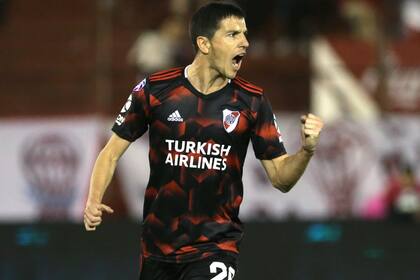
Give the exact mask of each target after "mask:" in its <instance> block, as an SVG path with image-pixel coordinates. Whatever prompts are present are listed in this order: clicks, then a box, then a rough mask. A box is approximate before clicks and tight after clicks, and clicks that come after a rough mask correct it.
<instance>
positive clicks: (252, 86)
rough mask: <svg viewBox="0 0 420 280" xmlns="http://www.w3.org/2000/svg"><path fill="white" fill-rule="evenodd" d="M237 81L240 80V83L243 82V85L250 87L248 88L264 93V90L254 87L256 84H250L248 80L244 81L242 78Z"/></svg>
mask: <svg viewBox="0 0 420 280" xmlns="http://www.w3.org/2000/svg"><path fill="white" fill-rule="evenodd" d="M237 80H238V81H239V82H241V83H242V84H243V85H246V86H248V87H250V88H253V89H255V90H258V91H261V92H263V89H262V88H260V87H258V86H256V85H254V84H252V83H250V82H248V81H246V80H244V79H242V78H241V77H237Z"/></svg>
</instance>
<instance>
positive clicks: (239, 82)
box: [232, 76, 264, 96]
mask: <svg viewBox="0 0 420 280" xmlns="http://www.w3.org/2000/svg"><path fill="white" fill-rule="evenodd" d="M232 82H233V84H234V85H236V86H237V87H239V88H240V89H241V90H242V91H245V92H247V93H250V94H254V95H259V96H262V95H263V93H264V90H263V89H262V88H261V87H259V86H256V85H255V84H253V83H251V82H248V81H247V80H245V79H243V78H241V77H239V76H236V77H235V78H234V79H233V80H232Z"/></svg>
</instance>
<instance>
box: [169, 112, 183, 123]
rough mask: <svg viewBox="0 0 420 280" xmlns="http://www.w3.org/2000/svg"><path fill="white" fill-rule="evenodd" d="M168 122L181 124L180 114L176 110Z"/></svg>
mask: <svg viewBox="0 0 420 280" xmlns="http://www.w3.org/2000/svg"><path fill="white" fill-rule="evenodd" d="M168 121H170V122H183V121H184V119H183V118H182V117H181V114H180V113H179V112H178V110H176V111H175V112H173V113H172V114H170V115H169V117H168Z"/></svg>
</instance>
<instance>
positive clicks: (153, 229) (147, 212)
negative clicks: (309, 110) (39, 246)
mask: <svg viewBox="0 0 420 280" xmlns="http://www.w3.org/2000/svg"><path fill="white" fill-rule="evenodd" d="M186 73H187V71H185V69H184V68H174V69H171V70H167V71H163V72H159V73H156V74H152V75H150V76H148V77H147V78H146V79H144V80H143V81H142V82H140V83H139V84H138V85H137V86H136V87H135V88H134V90H133V92H132V94H131V95H130V96H129V98H128V101H127V103H126V104H125V105H124V107H123V108H122V110H121V113H120V114H119V115H118V117H117V119H116V122H115V124H114V126H113V128H112V130H113V131H114V132H115V133H116V134H117V135H118V136H120V137H121V138H124V139H126V140H128V141H134V140H136V139H137V138H138V137H140V136H141V135H143V134H144V133H145V132H146V131H147V130H149V144H150V148H149V164H150V178H149V182H148V185H147V188H146V192H145V201H144V214H143V233H142V239H141V244H142V254H143V255H144V256H145V257H151V258H153V259H156V260H161V261H167V262H186V261H193V260H197V259H200V258H203V257H206V256H209V255H211V254H213V253H215V252H217V251H221V250H222V251H228V252H231V253H238V245H239V242H240V240H241V239H242V235H243V230H242V224H241V221H240V220H239V218H238V213H239V206H240V204H241V201H242V195H243V186H242V168H243V163H244V160H245V155H246V151H247V147H248V144H249V141H250V140H251V142H252V145H253V148H254V152H255V155H256V157H257V158H258V159H273V158H275V157H278V156H281V155H283V154H285V153H286V151H285V148H284V146H283V143H282V140H281V136H280V132H279V130H278V128H277V125H276V123H275V118H274V115H273V112H272V109H271V106H270V104H269V102H268V100H267V99H266V98H265V97H264V95H263V92H262V89H260V88H259V87H257V86H254V85H252V84H250V83H249V82H246V81H245V80H243V79H241V78H239V77H237V78H235V79H233V80H230V81H229V83H228V84H227V85H226V86H225V87H223V88H222V89H220V90H218V91H216V92H213V93H211V94H208V95H205V94H202V93H200V92H199V91H197V90H196V89H195V88H194V87H193V86H192V85H191V84H190V82H189V81H188V79H187V77H186Z"/></svg>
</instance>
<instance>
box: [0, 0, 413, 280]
mask: <svg viewBox="0 0 420 280" xmlns="http://www.w3.org/2000/svg"><path fill="white" fill-rule="evenodd" d="M205 2H206V1H193V0H160V1H145V0H95V1H94V0H91V1H85V0H73V1H53V0H43V1H30V0H0V46H1V47H0V143H1V145H0V153H1V157H0V279H2V280H12V279H34V280H38V279H39V280H41V279H42V280H44V279H48V280H49V279H60V280H67V279H69V280H70V279H71V280H73V279H136V278H137V273H138V272H137V270H138V252H139V242H138V240H139V234H140V232H141V227H140V222H141V215H142V201H143V190H144V187H145V184H146V180H147V175H148V170H147V140H146V137H143V138H142V139H140V140H139V141H137V142H135V143H134V144H133V145H132V146H131V147H130V149H129V151H128V152H127V153H126V155H124V157H123V158H122V159H121V161H120V164H119V167H118V170H117V173H116V176H115V178H114V180H113V182H112V184H111V185H110V187H109V189H108V191H107V193H106V196H105V203H108V205H111V206H112V207H113V208H114V210H115V213H114V214H113V215H112V216H107V217H106V218H105V221H104V223H103V225H102V226H101V227H100V228H98V229H97V231H96V232H93V233H86V232H84V228H83V226H82V224H81V221H82V216H83V208H84V202H85V199H86V195H87V190H88V181H89V176H90V172H91V169H92V165H93V162H94V160H95V158H96V156H97V153H98V151H99V149H100V148H101V147H102V145H103V144H104V141H106V139H107V137H108V136H109V134H110V132H109V131H110V130H109V129H110V127H111V125H112V123H113V120H114V118H115V117H116V115H117V112H119V110H120V108H121V106H122V105H123V104H124V103H125V100H126V98H127V96H128V95H129V93H130V91H131V89H132V88H133V87H134V85H135V84H136V83H137V82H138V81H139V80H141V79H142V77H143V76H144V75H145V74H147V73H150V72H152V71H155V70H157V69H163V68H166V67H171V66H178V65H186V64H188V63H189V62H190V61H191V59H192V56H193V53H192V48H191V46H190V45H191V44H190V42H189V39H188V34H187V33H186V31H187V22H188V18H189V16H190V15H191V12H192V11H194V10H195V8H196V7H197V6H198V5H200V4H202V3H205ZM238 2H239V3H240V4H241V5H242V6H243V8H244V9H245V10H246V12H247V14H248V19H247V23H248V29H249V31H250V32H249V33H250V35H249V39H250V41H251V47H250V49H249V52H248V56H247V58H246V60H245V63H244V64H243V69H242V70H241V76H243V77H244V78H245V79H247V80H250V81H253V82H255V83H256V84H258V85H261V86H262V87H264V88H265V90H266V95H267V96H269V98H270V100H271V102H272V105H273V108H274V110H275V111H276V112H277V113H276V114H277V119H278V122H279V126H280V129H281V130H282V132H283V135H284V140H285V142H286V148H287V149H288V151H289V152H295V151H296V149H297V148H298V147H299V115H300V114H301V113H305V112H308V111H311V112H314V113H316V114H318V115H320V116H322V117H323V118H324V120H325V121H326V128H325V131H324V132H323V135H322V141H321V145H320V147H319V149H318V152H317V154H316V155H315V157H314V159H313V161H312V162H311V163H310V165H309V168H308V170H307V172H306V173H305V175H304V177H303V178H302V179H301V180H300V182H299V183H298V184H297V185H296V186H295V188H294V189H293V190H292V191H291V192H290V193H288V194H282V193H280V192H278V191H275V190H274V189H273V188H271V187H270V186H269V183H268V181H267V179H266V178H265V175H264V173H263V170H262V169H261V166H260V163H259V162H257V161H256V160H255V157H254V155H253V152H252V151H250V153H249V154H248V158H247V161H246V166H245V171H244V181H245V197H244V203H243V206H242V208H241V211H242V212H241V218H242V220H243V221H244V222H245V227H246V234H245V239H244V241H243V245H242V255H241V259H240V261H241V263H240V267H239V274H238V276H237V278H238V279H242V280H247V279H254V280H255V279H321V280H323V279H390V280H394V279H396V280H400V279H420V242H419V236H420V226H419V225H420V223H419V221H420V191H419V188H420V115H419V113H420V1H419V0H401V1H395V0H277V1H275V0H262V1H251V0H242V1H238ZM235 279H236V278H235Z"/></svg>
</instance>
